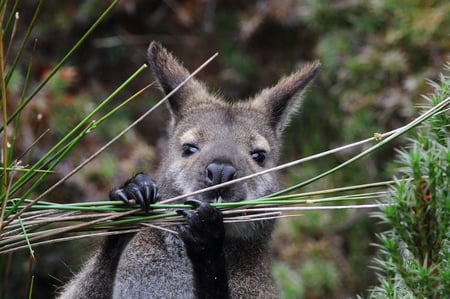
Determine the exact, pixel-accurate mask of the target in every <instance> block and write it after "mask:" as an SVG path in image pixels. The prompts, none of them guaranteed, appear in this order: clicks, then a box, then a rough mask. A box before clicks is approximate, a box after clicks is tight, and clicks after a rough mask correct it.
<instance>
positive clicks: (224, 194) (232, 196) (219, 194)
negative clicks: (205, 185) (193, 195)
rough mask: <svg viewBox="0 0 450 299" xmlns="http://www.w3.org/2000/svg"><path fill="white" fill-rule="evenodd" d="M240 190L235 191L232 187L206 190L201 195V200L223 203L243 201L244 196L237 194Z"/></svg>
mask: <svg viewBox="0 0 450 299" xmlns="http://www.w3.org/2000/svg"><path fill="white" fill-rule="evenodd" d="M237 194H239V192H233V190H232V189H229V188H227V189H219V190H214V191H212V192H206V193H204V194H202V195H201V196H200V197H201V198H200V199H201V200H203V201H205V202H208V203H223V202H236V201H241V200H242V198H240V197H238V196H236V195H237Z"/></svg>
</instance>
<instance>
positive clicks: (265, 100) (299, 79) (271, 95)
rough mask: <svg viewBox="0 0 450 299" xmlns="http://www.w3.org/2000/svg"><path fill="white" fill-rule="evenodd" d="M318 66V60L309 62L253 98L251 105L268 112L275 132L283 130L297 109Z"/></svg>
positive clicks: (279, 132) (278, 132)
mask: <svg viewBox="0 0 450 299" xmlns="http://www.w3.org/2000/svg"><path fill="white" fill-rule="evenodd" d="M319 68H320V62H318V61H316V62H313V63H310V64H308V65H306V66H304V67H303V68H302V69H301V70H299V71H297V72H295V73H293V74H292V75H290V76H288V77H284V78H283V79H281V80H280V81H279V82H278V83H277V84H276V85H275V86H273V87H270V88H267V89H264V90H263V91H261V93H260V94H258V95H257V96H256V97H255V99H254V100H253V102H252V105H254V106H255V107H256V108H258V109H260V110H262V111H265V112H266V113H267V114H268V117H270V120H271V124H272V125H273V127H274V129H275V131H276V132H277V134H281V133H282V132H283V130H284V129H285V128H286V126H287V124H288V123H289V118H290V116H291V115H292V114H293V113H295V112H296V111H297V110H298V108H299V106H300V104H301V98H302V94H303V92H304V91H305V89H306V87H307V86H308V85H309V83H310V82H311V80H312V79H313V78H314V76H315V75H316V73H317V71H318V70H319Z"/></svg>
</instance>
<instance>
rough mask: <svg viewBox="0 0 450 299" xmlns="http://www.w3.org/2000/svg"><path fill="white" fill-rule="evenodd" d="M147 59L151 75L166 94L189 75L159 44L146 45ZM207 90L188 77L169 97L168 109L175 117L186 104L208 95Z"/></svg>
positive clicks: (198, 82)
mask: <svg viewBox="0 0 450 299" xmlns="http://www.w3.org/2000/svg"><path fill="white" fill-rule="evenodd" d="M147 52H148V61H149V64H150V68H151V70H152V72H153V75H154V76H155V78H156V79H157V80H158V83H159V85H160V87H161V89H162V90H163V92H164V93H165V94H166V95H167V94H169V93H170V92H171V91H172V90H173V89H175V88H176V87H178V85H179V84H181V83H182V82H183V81H184V80H186V79H187V77H189V75H190V73H189V71H188V70H187V69H186V68H184V67H183V65H182V64H181V63H180V62H178V60H177V59H176V58H175V57H174V56H172V54H170V53H169V52H168V51H167V50H166V49H165V48H164V47H163V46H161V44H159V43H158V42H154V41H153V42H152V43H151V44H150V46H149V47H148V51H147ZM208 95H209V94H208V91H207V89H206V88H205V87H204V86H203V84H202V83H201V82H200V81H198V80H196V79H195V78H192V79H190V80H189V81H188V82H187V83H186V84H184V85H183V86H182V87H181V88H180V89H178V91H177V92H175V93H174V94H173V95H172V96H171V97H170V98H169V109H170V112H171V113H172V116H173V117H174V118H175V119H176V118H177V117H179V116H180V115H181V114H182V111H183V109H184V108H185V107H186V106H187V105H192V104H193V101H192V100H195V101H199V100H200V99H205V98H207V97H208Z"/></svg>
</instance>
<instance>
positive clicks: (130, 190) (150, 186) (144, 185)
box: [109, 173, 158, 212]
mask: <svg viewBox="0 0 450 299" xmlns="http://www.w3.org/2000/svg"><path fill="white" fill-rule="evenodd" d="M157 198H158V186H157V185H156V182H155V181H153V180H151V179H150V178H149V177H148V176H147V175H146V174H144V173H138V174H136V175H135V176H134V177H132V178H131V179H129V180H128V181H126V182H125V184H124V185H123V186H122V187H120V188H117V189H113V190H111V192H110V193H109V199H110V200H114V201H116V200H121V201H123V202H125V203H126V204H129V203H130V199H134V200H135V201H136V203H138V204H139V205H140V206H141V208H142V209H143V210H144V211H146V212H148V210H149V209H150V204H153V203H155V202H156V200H157Z"/></svg>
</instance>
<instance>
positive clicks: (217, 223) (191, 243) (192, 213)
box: [177, 199, 225, 260]
mask: <svg viewBox="0 0 450 299" xmlns="http://www.w3.org/2000/svg"><path fill="white" fill-rule="evenodd" d="M185 204H188V205H192V206H193V207H194V208H195V210H178V211H177V213H178V214H179V215H182V216H184V217H185V218H186V222H187V224H186V225H181V226H180V231H179V234H180V237H181V239H182V240H183V242H184V244H185V246H186V251H187V253H188V256H189V257H190V258H191V260H192V259H194V260H195V259H202V260H214V259H215V258H217V257H219V256H221V255H222V247H223V240H224V237H225V227H224V224H223V216H222V213H221V212H220V211H219V210H218V209H216V208H214V207H212V206H211V205H209V204H208V203H206V202H203V201H199V200H194V199H191V200H187V201H186V202H185Z"/></svg>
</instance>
